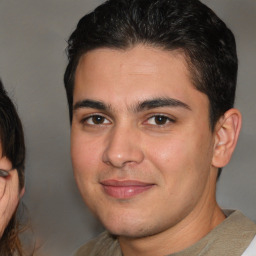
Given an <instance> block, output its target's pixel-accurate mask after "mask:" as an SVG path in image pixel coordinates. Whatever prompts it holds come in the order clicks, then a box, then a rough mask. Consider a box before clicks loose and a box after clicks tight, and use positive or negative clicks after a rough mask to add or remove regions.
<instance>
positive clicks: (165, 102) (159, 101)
mask: <svg viewBox="0 0 256 256" xmlns="http://www.w3.org/2000/svg"><path fill="white" fill-rule="evenodd" d="M161 107H181V108H185V109H188V110H191V108H190V107H189V105H187V104H186V103H184V102H182V101H180V100H177V99H173V98H156V99H151V100H145V101H143V102H140V103H139V104H138V105H137V106H135V111H136V112H139V111H143V110H149V109H153V108H161Z"/></svg>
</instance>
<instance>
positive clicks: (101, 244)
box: [75, 231, 122, 256]
mask: <svg viewBox="0 0 256 256" xmlns="http://www.w3.org/2000/svg"><path fill="white" fill-rule="evenodd" d="M96 255H97V256H121V255H122V253H121V250H120V247H119V243H118V240H117V239H116V237H115V236H113V235H111V234H110V233H109V232H107V231H105V232H103V233H101V234H100V235H99V236H98V237H96V238H94V239H93V240H91V241H89V242H88V243H86V244H84V245H83V246H82V247H80V248H79V250H78V251H77V252H76V254H75V256H96Z"/></svg>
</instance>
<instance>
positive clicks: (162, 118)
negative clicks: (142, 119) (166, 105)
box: [155, 116, 168, 125]
mask: <svg viewBox="0 0 256 256" xmlns="http://www.w3.org/2000/svg"><path fill="white" fill-rule="evenodd" d="M167 121H168V118H167V117H166V116H155V123H156V124H157V125H163V124H166V122H167Z"/></svg>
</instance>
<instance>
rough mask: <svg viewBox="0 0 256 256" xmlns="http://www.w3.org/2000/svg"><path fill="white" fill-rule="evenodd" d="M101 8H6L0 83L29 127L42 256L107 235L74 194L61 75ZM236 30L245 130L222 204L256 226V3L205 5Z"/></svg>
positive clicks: (56, 3) (21, 1) (59, 3)
mask: <svg viewBox="0 0 256 256" xmlns="http://www.w3.org/2000/svg"><path fill="white" fill-rule="evenodd" d="M101 2H103V1H102V0H83V1H82V0H75V1H71V0H44V1H42V0H16V1H15V0H0V77H1V78H2V80H3V82H4V84H5V86H6V88H7V90H8V92H9V94H10V96H11V97H12V99H13V100H14V101H15V102H16V104H17V106H18V111H19V114H20V116H21V119H22V121H23V124H24V129H25V135H26V144H27V161H26V194H25V197H24V199H23V201H24V202H25V204H26V205H27V207H28V209H29V212H30V215H31V219H32V224H33V226H34V235H35V236H36V238H37V239H38V241H39V244H40V249H39V251H38V253H37V255H47V256H48V255H49V256H58V255H61V256H68V255H71V254H72V252H74V250H75V249H76V248H77V247H78V246H79V245H81V244H82V243H83V242H84V241H86V240H88V239H90V238H91V237H92V236H94V235H95V234H97V233H98V232H99V231H100V230H101V228H100V225H99V224H98V223H97V222H96V221H95V220H94V219H93V217H92V216H91V215H90V213H89V211H88V210H87V208H86V206H84V204H83V202H82V200H81V198H80V195H79V193H78V191H77V189H76V185H75V182H74V179H73V174H72V168H71V162H70V157H69V122H68V109H67V104H66V98H65V92H64V88H63V82H62V80H63V73H64V69H65V66H66V63H67V60H66V56H65V52H64V49H65V47H66V40H67V38H68V36H69V35H70V33H71V31H72V30H73V29H74V28H75V26H76V24H77V22H78V20H79V18H80V17H81V16H83V15H84V14H85V13H87V12H88V11H90V10H93V9H94V7H96V6H97V5H98V4H100V3H101ZM203 2H204V3H207V4H208V5H209V6H210V7H212V8H213V10H215V11H216V12H217V13H218V15H219V16H220V17H221V18H222V19H224V21H225V22H226V23H227V24H228V26H229V27H230V28H231V29H232V30H233V32H234V34H235V36H236V39H237V46H238V56H239V61H240V68H239V76H238V90H237V101H236V107H238V108H239V109H240V110H241V112H242V114H243V122H244V123H243V129H242V133H241V136H240V140H239V143H238V147H237V149H236V151H235V154H234V157H233V159H232V161H231V163H230V164H229V165H228V166H227V167H226V168H225V169H224V172H223V174H222V177H221V180H220V182H219V184H218V200H219V202H220V204H221V205H222V206H223V207H225V208H237V209H240V210H243V212H244V213H245V214H246V215H247V216H249V217H250V218H252V219H253V220H256V170H255V169H256V167H255V166H256V106H255V96H256V86H255V81H256V68H255V66H256V65H255V63H256V61H255V60H256V32H255V31H256V30H255V26H256V1H255V0H204V1H203Z"/></svg>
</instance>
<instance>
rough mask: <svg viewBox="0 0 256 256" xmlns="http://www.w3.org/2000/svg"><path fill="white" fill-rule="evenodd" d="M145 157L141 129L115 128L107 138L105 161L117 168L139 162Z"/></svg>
mask: <svg viewBox="0 0 256 256" xmlns="http://www.w3.org/2000/svg"><path fill="white" fill-rule="evenodd" d="M143 159H144V153H143V150H142V147H141V144H140V135H139V131H136V129H135V128H134V129H128V128H121V127H120V128H114V129H113V130H112V131H111V133H110V134H109V136H108V138H107V143H106V148H105V151H104V153H103V162H104V163H106V164H108V165H112V166H113V167H116V168H122V167H124V166H125V165H127V164H139V163H141V162H142V161H143Z"/></svg>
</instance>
